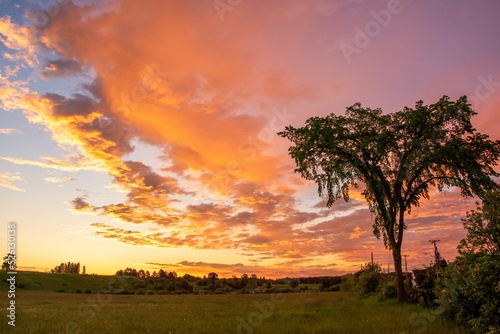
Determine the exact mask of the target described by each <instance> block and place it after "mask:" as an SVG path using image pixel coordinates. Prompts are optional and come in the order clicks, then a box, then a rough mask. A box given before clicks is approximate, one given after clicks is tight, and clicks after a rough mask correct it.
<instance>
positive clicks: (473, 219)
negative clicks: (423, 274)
mask: <svg viewBox="0 0 500 334" xmlns="http://www.w3.org/2000/svg"><path fill="white" fill-rule="evenodd" d="M499 212H500V191H495V192H489V193H486V194H485V196H484V202H483V205H482V206H481V207H478V208H477V210H476V211H472V212H468V213H467V219H466V220H464V227H465V228H466V229H467V237H466V239H463V240H461V241H460V244H459V246H458V251H459V253H460V256H459V257H457V259H456V260H455V263H453V264H452V265H450V266H448V268H447V270H446V271H445V273H444V275H443V279H442V289H441V290H440V293H439V302H440V304H441V305H440V311H441V313H442V314H444V315H445V316H447V317H449V318H451V319H453V320H455V321H458V322H461V323H462V324H465V325H468V326H469V327H470V328H471V329H472V331H473V332H475V333H489V334H493V333H495V334H497V333H500V311H499V310H500V215H499Z"/></svg>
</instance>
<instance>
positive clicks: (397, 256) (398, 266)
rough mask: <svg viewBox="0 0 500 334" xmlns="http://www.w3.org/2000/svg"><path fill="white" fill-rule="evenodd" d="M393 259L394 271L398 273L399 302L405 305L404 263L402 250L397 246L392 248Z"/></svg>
mask: <svg viewBox="0 0 500 334" xmlns="http://www.w3.org/2000/svg"><path fill="white" fill-rule="evenodd" d="M392 257H393V259H394V271H395V272H396V288H397V292H398V302H400V303H404V302H406V301H407V299H406V291H405V284H404V279H405V277H404V275H403V263H402V261H401V248H400V247H398V246H396V247H393V248H392Z"/></svg>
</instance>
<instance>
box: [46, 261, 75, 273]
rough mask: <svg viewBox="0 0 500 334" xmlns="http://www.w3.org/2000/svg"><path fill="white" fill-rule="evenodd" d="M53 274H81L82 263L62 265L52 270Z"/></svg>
mask: <svg viewBox="0 0 500 334" xmlns="http://www.w3.org/2000/svg"><path fill="white" fill-rule="evenodd" d="M50 272H51V273H53V274H54V273H58V274H61V273H62V274H79V273H80V262H78V263H74V262H68V263H64V262H63V263H61V264H60V265H58V266H56V267H55V268H54V269H51V270H50Z"/></svg>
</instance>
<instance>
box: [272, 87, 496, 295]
mask: <svg viewBox="0 0 500 334" xmlns="http://www.w3.org/2000/svg"><path fill="white" fill-rule="evenodd" d="M475 114H476V112H475V111H473V110H472V109H471V107H470V104H469V103H468V102H467V98H466V97H465V96H464V97H461V98H459V99H458V100H457V101H456V102H453V101H450V99H449V98H448V97H447V96H444V97H443V98H441V99H440V100H439V101H438V102H437V103H435V104H432V105H428V106H427V105H424V104H423V102H422V101H419V102H417V103H416V105H415V108H414V109H411V108H408V107H405V108H404V109H403V110H402V111H399V112H396V113H393V114H383V113H382V110H380V109H370V108H363V107H362V106H361V104H360V103H356V104H354V105H353V106H351V107H348V108H347V110H346V115H345V116H337V115H335V114H330V115H328V116H326V117H312V118H309V119H308V120H307V121H306V125H305V126H304V127H302V128H294V127H292V126H287V127H286V129H285V131H283V132H280V133H279V135H280V136H282V137H284V138H288V139H289V140H290V141H292V142H293V143H294V144H295V146H291V147H290V148H289V150H288V152H289V153H290V155H291V156H292V157H293V159H294V160H295V163H296V165H297V168H296V169H295V172H298V173H300V174H301V176H302V177H303V178H305V179H307V180H313V181H315V182H316V184H317V185H318V192H319V195H320V196H322V195H323V194H326V195H327V196H328V200H327V203H326V204H327V206H328V207H330V206H331V205H332V204H333V203H334V202H335V201H336V200H337V199H339V198H344V200H346V201H348V200H349V189H350V188H351V187H354V188H356V187H357V186H358V182H362V183H363V184H364V190H363V192H362V194H363V196H364V197H365V199H366V200H367V202H368V204H369V208H370V210H371V211H372V212H373V213H375V221H374V222H373V232H374V234H375V236H376V237H377V238H380V237H381V236H382V237H383V240H384V244H385V246H386V247H387V248H389V249H390V250H392V256H393V259H394V268H395V271H396V280H397V292H398V300H399V301H405V300H406V295H405V289H404V284H403V283H404V274H403V270H402V261H401V247H402V243H403V232H404V230H405V229H406V228H407V224H406V222H405V219H404V217H405V213H407V212H408V213H409V212H410V211H411V209H412V208H413V207H415V206H418V205H419V204H420V200H421V199H422V198H425V199H429V189H431V188H433V187H437V188H438V189H439V190H442V189H443V188H444V187H446V186H454V187H458V188H460V189H461V191H462V195H463V196H473V194H476V195H478V196H480V197H481V196H482V194H483V193H484V191H486V190H490V189H495V188H498V185H497V184H496V182H495V181H494V180H493V179H492V177H493V176H499V174H498V173H497V172H496V171H495V170H494V169H493V167H492V166H494V165H495V164H496V163H497V160H498V158H499V156H500V141H498V140H497V141H492V140H489V139H488V138H489V137H488V136H487V135H485V134H482V133H479V132H477V131H476V129H474V127H473V126H472V123H471V118H472V116H474V115H475Z"/></svg>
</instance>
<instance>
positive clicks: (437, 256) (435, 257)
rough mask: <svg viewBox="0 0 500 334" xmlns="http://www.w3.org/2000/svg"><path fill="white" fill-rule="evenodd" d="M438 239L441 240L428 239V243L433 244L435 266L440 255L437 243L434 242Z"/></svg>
mask: <svg viewBox="0 0 500 334" xmlns="http://www.w3.org/2000/svg"><path fill="white" fill-rule="evenodd" d="M439 241H441V240H439V239H435V240H429V242H430V243H432V244H434V259H435V261H436V262H435V264H436V266H437V263H438V261H439V257H440V256H439V252H438V248H437V245H436V242H439Z"/></svg>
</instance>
